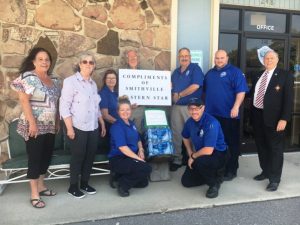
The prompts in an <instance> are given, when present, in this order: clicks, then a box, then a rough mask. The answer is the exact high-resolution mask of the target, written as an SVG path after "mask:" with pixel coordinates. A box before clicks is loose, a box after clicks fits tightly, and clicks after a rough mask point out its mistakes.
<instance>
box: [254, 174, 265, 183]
mask: <svg viewBox="0 0 300 225" xmlns="http://www.w3.org/2000/svg"><path fill="white" fill-rule="evenodd" d="M267 178H268V177H267V176H265V175H264V174H263V173H261V174H258V175H256V176H255V177H253V179H254V180H257V181H261V180H265V179H267Z"/></svg>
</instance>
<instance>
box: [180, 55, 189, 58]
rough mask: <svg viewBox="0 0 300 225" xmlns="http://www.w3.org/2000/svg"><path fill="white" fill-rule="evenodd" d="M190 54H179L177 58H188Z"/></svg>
mask: <svg viewBox="0 0 300 225" xmlns="http://www.w3.org/2000/svg"><path fill="white" fill-rule="evenodd" d="M190 56H191V55H180V56H179V58H181V59H185V58H189V57H190Z"/></svg>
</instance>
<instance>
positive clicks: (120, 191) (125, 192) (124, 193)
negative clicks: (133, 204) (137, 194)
mask: <svg viewBox="0 0 300 225" xmlns="http://www.w3.org/2000/svg"><path fill="white" fill-rule="evenodd" d="M118 194H119V195H120V196H121V197H128V196H129V191H128V190H124V189H123V188H122V187H121V186H119V187H118Z"/></svg>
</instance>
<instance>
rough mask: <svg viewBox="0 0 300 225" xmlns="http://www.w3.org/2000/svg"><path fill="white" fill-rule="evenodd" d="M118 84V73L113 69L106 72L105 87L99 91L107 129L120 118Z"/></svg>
mask: <svg viewBox="0 0 300 225" xmlns="http://www.w3.org/2000/svg"><path fill="white" fill-rule="evenodd" d="M117 83H118V75H117V72H116V71H114V70H112V69H109V70H106V71H105V74H104V77H103V87H102V88H101V90H100V91H99V95H100V96H101V102H100V109H101V113H102V116H103V119H104V121H105V125H106V126H107V127H110V126H111V124H113V123H114V122H116V120H117V117H118V113H117V105H118V92H117ZM106 130H107V129H106Z"/></svg>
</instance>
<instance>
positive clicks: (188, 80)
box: [170, 48, 204, 171]
mask: <svg viewBox="0 0 300 225" xmlns="http://www.w3.org/2000/svg"><path fill="white" fill-rule="evenodd" d="M178 59H179V64H180V67H179V68H177V69H176V70H175V71H174V72H173V74H172V77H171V81H172V102H173V106H172V108H171V129H172V132H173V143H174V147H175V157H174V160H173V162H172V163H171V164H170V170H171V171H176V170H177V169H178V168H179V167H180V166H181V164H182V154H181V146H182V136H181V131H182V128H183V125H184V123H185V121H186V120H187V119H188V117H189V113H188V110H187V107H186V106H187V104H188V102H189V100H190V99H191V98H195V97H197V98H201V95H202V86H203V79H204V74H203V72H202V70H201V68H200V67H199V66H198V64H196V63H191V54H190V50H189V49H188V48H181V49H179V51H178Z"/></svg>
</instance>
